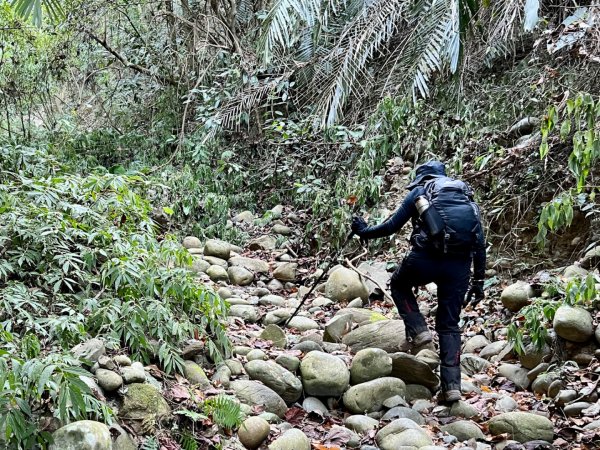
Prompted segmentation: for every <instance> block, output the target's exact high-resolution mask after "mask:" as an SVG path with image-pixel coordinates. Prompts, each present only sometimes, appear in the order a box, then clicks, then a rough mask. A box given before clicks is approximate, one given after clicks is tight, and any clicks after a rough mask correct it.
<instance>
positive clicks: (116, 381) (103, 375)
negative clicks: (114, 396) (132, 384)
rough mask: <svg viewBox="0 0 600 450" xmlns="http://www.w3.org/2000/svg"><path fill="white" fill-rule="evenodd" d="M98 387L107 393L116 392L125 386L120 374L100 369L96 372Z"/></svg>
mask: <svg viewBox="0 0 600 450" xmlns="http://www.w3.org/2000/svg"><path fill="white" fill-rule="evenodd" d="M95 375H96V378H97V379H98V385H99V386H100V387H101V388H102V389H104V390H105V391H106V392H114V391H116V390H117V389H119V388H120V387H121V386H123V378H122V377H121V375H119V374H118V373H115V372H113V371H112V370H107V369H98V370H97V371H96V374H95Z"/></svg>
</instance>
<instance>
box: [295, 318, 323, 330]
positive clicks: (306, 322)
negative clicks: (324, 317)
mask: <svg viewBox="0 0 600 450" xmlns="http://www.w3.org/2000/svg"><path fill="white" fill-rule="evenodd" d="M288 327H289V328H294V329H296V330H298V331H308V330H318V329H319V324H318V323H317V322H316V321H314V320H313V319H310V318H308V317H304V316H296V317H294V318H293V319H292V320H290V323H288Z"/></svg>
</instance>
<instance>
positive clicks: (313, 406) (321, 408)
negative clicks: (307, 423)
mask: <svg viewBox="0 0 600 450" xmlns="http://www.w3.org/2000/svg"><path fill="white" fill-rule="evenodd" d="M302 409H303V410H304V411H306V412H313V411H316V412H318V413H319V414H321V415H323V416H324V415H326V414H327V413H328V412H329V411H328V409H327V406H325V404H324V403H323V402H322V401H321V400H319V399H318V398H316V397H306V398H305V399H304V401H303V402H302Z"/></svg>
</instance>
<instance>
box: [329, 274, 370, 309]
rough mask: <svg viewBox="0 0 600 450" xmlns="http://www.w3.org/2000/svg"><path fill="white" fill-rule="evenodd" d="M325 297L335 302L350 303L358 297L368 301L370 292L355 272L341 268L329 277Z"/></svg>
mask: <svg viewBox="0 0 600 450" xmlns="http://www.w3.org/2000/svg"><path fill="white" fill-rule="evenodd" d="M325 297H327V298H329V299H331V300H333V301H335V302H341V301H350V300H354V299H355V298H357V297H360V298H362V299H363V300H365V301H366V300H367V299H368V297H369V290H368V289H367V286H366V285H365V284H364V283H363V282H362V281H361V279H360V278H359V276H358V274H357V273H356V272H354V271H353V270H350V269H346V268H345V267H340V268H338V269H337V270H335V271H334V272H333V273H331V274H330V275H329V278H328V279H327V282H326V283H325Z"/></svg>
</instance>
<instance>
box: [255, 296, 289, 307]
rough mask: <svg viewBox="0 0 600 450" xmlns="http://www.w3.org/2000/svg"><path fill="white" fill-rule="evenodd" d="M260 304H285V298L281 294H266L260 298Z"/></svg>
mask: <svg viewBox="0 0 600 450" xmlns="http://www.w3.org/2000/svg"><path fill="white" fill-rule="evenodd" d="M258 304H259V305H264V306H284V305H285V298H283V297H281V296H279V295H273V294H269V295H265V296H263V297H261V298H260V299H259V300H258Z"/></svg>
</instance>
